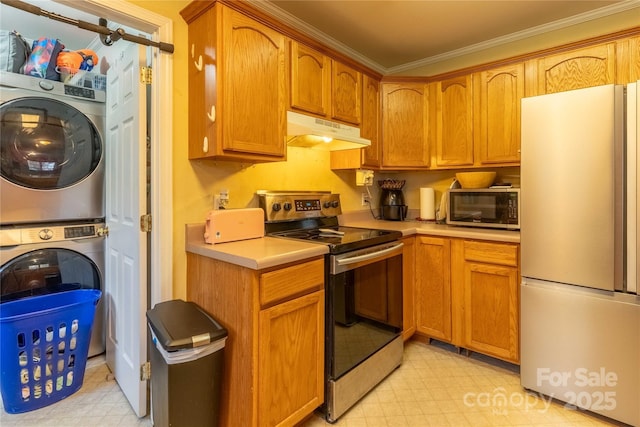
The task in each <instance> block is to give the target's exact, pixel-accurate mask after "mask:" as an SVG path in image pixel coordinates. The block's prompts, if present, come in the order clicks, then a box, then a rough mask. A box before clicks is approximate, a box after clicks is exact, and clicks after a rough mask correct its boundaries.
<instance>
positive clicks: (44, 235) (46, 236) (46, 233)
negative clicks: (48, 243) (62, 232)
mask: <svg viewBox="0 0 640 427" xmlns="http://www.w3.org/2000/svg"><path fill="white" fill-rule="evenodd" d="M38 237H40V240H50V239H51V238H52V237H53V231H51V230H50V229H48V228H43V229H42V230H40V231H39V232H38Z"/></svg>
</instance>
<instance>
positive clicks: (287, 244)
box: [186, 224, 329, 270]
mask: <svg viewBox="0 0 640 427" xmlns="http://www.w3.org/2000/svg"><path fill="white" fill-rule="evenodd" d="M186 251H187V252H191V253H194V254H198V255H202V256H205V257H209V258H213V259H217V260H219V261H224V262H228V263H231V264H236V265H240V266H242V267H247V268H251V269H253V270H261V269H263V268H268V267H274V266H277V265H282V264H287V263H289V262H295V261H303V260H305V259H309V258H313V257H316V256H320V255H324V254H326V253H329V248H328V247H327V246H326V245H322V244H318V243H307V242H302V241H297V240H289V239H280V238H277V237H261V238H258V239H248V240H239V241H237V242H229V243H220V244H216V245H210V244H208V243H205V242H204V224H187V225H186Z"/></svg>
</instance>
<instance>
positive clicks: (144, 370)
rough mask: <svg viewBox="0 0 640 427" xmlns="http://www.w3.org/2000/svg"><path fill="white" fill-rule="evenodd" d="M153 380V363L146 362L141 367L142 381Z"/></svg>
mask: <svg viewBox="0 0 640 427" xmlns="http://www.w3.org/2000/svg"><path fill="white" fill-rule="evenodd" d="M150 379H151V362H149V361H146V362H144V363H143V364H142V365H140V381H149V380H150Z"/></svg>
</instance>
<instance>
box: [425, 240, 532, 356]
mask: <svg viewBox="0 0 640 427" xmlns="http://www.w3.org/2000/svg"><path fill="white" fill-rule="evenodd" d="M415 283H416V290H415V296H416V299H415V308H416V332H417V333H418V334H420V335H424V336H426V337H428V338H434V339H437V340H440V341H444V342H448V343H451V344H453V345H455V346H457V347H460V348H464V349H467V350H473V351H476V352H478V353H482V354H487V355H489V356H493V357H496V358H499V359H503V360H506V361H508V362H511V363H516V364H517V363H519V361H520V353H519V339H520V335H519V322H520V314H519V313H520V309H519V304H520V302H519V301H520V300H519V284H520V269H519V245H518V244H515V243H501V242H486V241H477V240H467V239H456V238H447V237H435V236H425V235H418V236H417V237H416V281H415Z"/></svg>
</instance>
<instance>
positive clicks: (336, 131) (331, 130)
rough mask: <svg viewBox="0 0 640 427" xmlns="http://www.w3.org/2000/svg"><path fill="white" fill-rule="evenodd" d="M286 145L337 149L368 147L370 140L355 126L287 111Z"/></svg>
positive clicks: (326, 149)
mask: <svg viewBox="0 0 640 427" xmlns="http://www.w3.org/2000/svg"><path fill="white" fill-rule="evenodd" d="M287 145H288V146H290V147H306V148H315V149H317V150H325V151H337V150H349V149H352V148H364V147H369V146H370V145H371V141H369V140H368V139H365V138H361V137H360V129H358V128H357V127H354V126H349V125H345V124H342V123H336V122H331V121H329V120H324V119H320V118H317V117H311V116H306V115H304V114H300V113H295V112H293V111H287Z"/></svg>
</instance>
